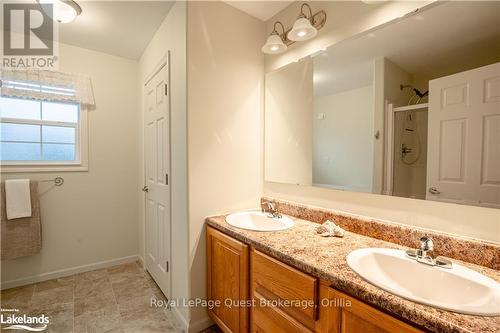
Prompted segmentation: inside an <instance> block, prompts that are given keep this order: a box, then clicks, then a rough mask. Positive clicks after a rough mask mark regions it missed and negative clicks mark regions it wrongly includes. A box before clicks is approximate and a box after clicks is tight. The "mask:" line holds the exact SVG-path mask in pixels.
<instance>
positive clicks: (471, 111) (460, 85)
mask: <svg viewBox="0 0 500 333" xmlns="http://www.w3.org/2000/svg"><path fill="white" fill-rule="evenodd" d="M426 198H427V199H428V200H438V201H446V202H455V203H462V204H471V205H479V206H485V207H498V208H500V63H496V64H493V65H489V66H484V67H480V68H477V69H473V70H469V71H466V72H462V73H458V74H454V75H450V76H446V77H442V78H439V79H435V80H432V81H430V82H429V140H428V155H427V197H426Z"/></svg>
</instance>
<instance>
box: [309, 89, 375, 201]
mask: <svg viewBox="0 0 500 333" xmlns="http://www.w3.org/2000/svg"><path fill="white" fill-rule="evenodd" d="M318 114H324V116H325V118H324V119H319V118H318ZM312 135H313V183H315V184H318V185H321V184H323V185H334V186H338V187H339V188H342V189H345V190H352V191H361V192H371V190H372V177H373V167H372V165H373V145H372V144H370V143H371V142H372V141H373V86H372V85H370V86H366V87H362V88H356V89H352V90H348V91H343V92H340V93H337V94H334V95H327V96H321V97H316V98H315V99H314V120H313V134H312Z"/></svg>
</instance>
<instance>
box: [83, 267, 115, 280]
mask: <svg viewBox="0 0 500 333" xmlns="http://www.w3.org/2000/svg"><path fill="white" fill-rule="evenodd" d="M105 277H108V270H107V269H106V268H102V269H96V270H94V271H90V272H84V273H80V274H76V275H75V281H76V282H79V281H93V280H98V279H102V278H105Z"/></svg>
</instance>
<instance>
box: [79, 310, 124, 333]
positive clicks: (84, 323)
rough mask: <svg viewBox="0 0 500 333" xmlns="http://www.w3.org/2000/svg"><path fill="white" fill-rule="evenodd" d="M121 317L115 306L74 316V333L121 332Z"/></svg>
mask: <svg viewBox="0 0 500 333" xmlns="http://www.w3.org/2000/svg"><path fill="white" fill-rule="evenodd" d="M122 331H123V327H122V318H121V317H120V313H119V312H118V309H117V307H116V306H111V307H107V308H103V309H100V310H97V311H92V312H87V313H84V314H82V315H79V316H76V317H75V333H98V332H99V333H100V332H122Z"/></svg>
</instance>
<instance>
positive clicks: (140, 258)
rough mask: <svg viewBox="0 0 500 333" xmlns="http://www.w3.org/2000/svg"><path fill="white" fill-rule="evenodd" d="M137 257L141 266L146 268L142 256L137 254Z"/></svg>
mask: <svg viewBox="0 0 500 333" xmlns="http://www.w3.org/2000/svg"><path fill="white" fill-rule="evenodd" d="M137 259H138V260H139V262H140V263H141V265H142V268H144V269H146V262H145V261H144V258H143V257H142V256H141V255H140V254H139V255H137Z"/></svg>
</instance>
